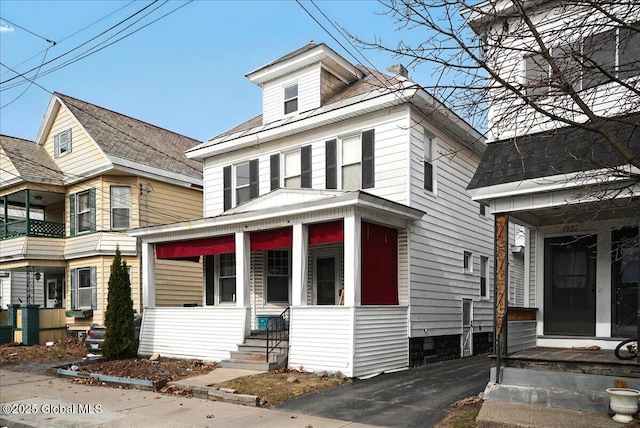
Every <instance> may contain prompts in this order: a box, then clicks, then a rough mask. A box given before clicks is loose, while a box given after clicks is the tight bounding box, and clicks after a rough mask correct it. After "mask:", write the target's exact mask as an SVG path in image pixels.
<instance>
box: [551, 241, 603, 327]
mask: <svg viewBox="0 0 640 428" xmlns="http://www.w3.org/2000/svg"><path fill="white" fill-rule="evenodd" d="M544 248H545V252H544V334H553V335H569V336H594V335H595V325H596V299H595V295H596V237H595V236H582V237H575V236H565V237H559V238H547V239H545V241H544Z"/></svg>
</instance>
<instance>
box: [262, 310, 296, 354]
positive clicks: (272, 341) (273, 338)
mask: <svg viewBox="0 0 640 428" xmlns="http://www.w3.org/2000/svg"><path fill="white" fill-rule="evenodd" d="M290 318H291V308H287V309H285V310H284V311H283V312H282V313H281V314H280V316H278V317H272V318H269V321H268V322H267V359H266V361H267V362H269V354H271V353H273V351H274V350H275V349H276V348H277V347H278V345H280V344H281V343H282V342H283V341H284V340H289V320H290Z"/></svg>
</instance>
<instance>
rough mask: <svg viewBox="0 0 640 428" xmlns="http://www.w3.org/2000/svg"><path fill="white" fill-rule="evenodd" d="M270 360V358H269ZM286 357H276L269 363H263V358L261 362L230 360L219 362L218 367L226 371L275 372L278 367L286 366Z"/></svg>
mask: <svg viewBox="0 0 640 428" xmlns="http://www.w3.org/2000/svg"><path fill="white" fill-rule="evenodd" d="M269 359H270V360H271V358H269ZM286 363H287V357H286V355H278V356H277V358H275V359H274V361H270V362H269V363H266V362H264V357H263V360H262V362H260V361H253V360H239V359H234V358H231V359H229V360H223V361H221V362H220V363H219V364H218V366H219V367H225V368H228V369H242V370H262V371H269V370H275V369H277V368H280V367H284V366H286Z"/></svg>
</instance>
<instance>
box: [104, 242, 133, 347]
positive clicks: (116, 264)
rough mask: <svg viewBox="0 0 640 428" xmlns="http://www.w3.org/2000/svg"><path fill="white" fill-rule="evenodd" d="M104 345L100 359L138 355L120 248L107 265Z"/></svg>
mask: <svg viewBox="0 0 640 428" xmlns="http://www.w3.org/2000/svg"><path fill="white" fill-rule="evenodd" d="M104 325H105V327H106V328H107V329H106V332H105V338H104V343H103V344H102V358H103V359H105V360H118V359H125V358H132V357H135V356H136V355H137V353H138V341H137V340H136V332H135V326H134V323H133V301H132V300H131V280H130V279H129V273H128V270H127V262H126V261H124V260H122V255H121V254H120V248H119V247H118V248H117V249H116V255H115V257H114V258H113V263H112V264H111V275H110V276H109V297H108V300H107V310H106V311H105V321H104Z"/></svg>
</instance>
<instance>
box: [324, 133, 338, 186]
mask: <svg viewBox="0 0 640 428" xmlns="http://www.w3.org/2000/svg"><path fill="white" fill-rule="evenodd" d="M325 151H326V153H325V159H326V161H325V162H326V168H325V175H326V187H327V189H337V188H338V169H337V162H338V160H337V157H336V140H329V141H327V142H326V143H325Z"/></svg>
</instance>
